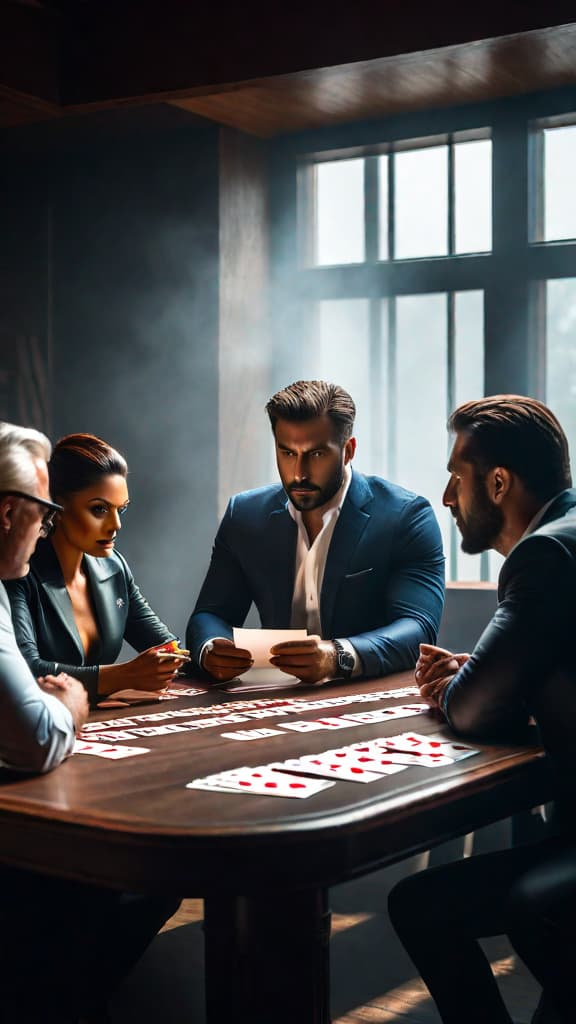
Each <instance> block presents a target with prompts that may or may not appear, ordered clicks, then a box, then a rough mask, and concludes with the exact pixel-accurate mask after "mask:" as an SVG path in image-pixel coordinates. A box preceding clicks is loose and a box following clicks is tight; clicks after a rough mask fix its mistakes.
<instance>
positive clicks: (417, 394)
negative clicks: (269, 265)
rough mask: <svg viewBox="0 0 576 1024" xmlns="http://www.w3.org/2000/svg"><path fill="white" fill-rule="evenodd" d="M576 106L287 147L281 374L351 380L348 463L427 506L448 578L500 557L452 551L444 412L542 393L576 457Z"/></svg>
mask: <svg viewBox="0 0 576 1024" xmlns="http://www.w3.org/2000/svg"><path fill="white" fill-rule="evenodd" d="M574 111H576V90H574V89H572V90H564V91H563V92H560V91H559V92H558V93H557V94H554V95H550V97H548V96H545V97H544V96H540V97H516V98H513V99H509V100H506V101H501V102H495V103H492V104H485V105H483V106H478V107H474V106H473V105H470V106H469V107H467V108H465V107H461V108H459V109H453V110H452V111H450V112H448V111H442V110H437V111H427V112H426V113H425V114H424V113H422V112H420V113H417V112H415V113H413V114H403V115H399V116H397V117H394V118H390V119H389V120H383V121H382V122H381V124H377V123H376V122H370V123H367V124H366V125H349V126H341V127H340V128H338V129H333V130H330V131H328V130H327V129H326V130H321V131H319V132H310V133H305V134H304V135H303V136H302V135H301V136H299V137H298V138H294V139H293V140H289V141H285V142H283V143H282V144H281V152H282V159H283V161H284V164H283V170H282V172H280V177H282V175H285V176H284V177H283V178H282V181H283V184H282V189H283V192H282V196H283V197H285V196H286V195H287V194H288V192H289V186H287V181H288V176H289V175H290V174H292V175H293V176H294V177H295V176H296V169H298V171H299V178H298V180H299V183H300V188H299V192H298V199H299V224H300V234H299V235H298V237H296V234H295V231H294V229H293V227H292V224H296V222H297V219H298V218H297V217H296V211H295V210H292V211H291V219H290V211H288V215H289V216H288V218H287V219H285V220H283V221H281V227H280V228H279V231H280V230H281V231H283V232H284V233H285V234H286V238H284V237H282V238H279V237H278V236H277V240H279V241H280V245H279V249H278V251H279V252H280V253H284V254H285V253H288V258H287V261H286V265H285V266H284V265H283V266H282V267H281V268H280V273H279V276H278V281H279V282H283V283H285V285H286V290H285V291H283V288H282V287H279V288H278V290H277V295H278V301H279V302H280V301H284V302H285V305H284V307H283V308H282V309H281V315H280V316H278V317H277V318H276V321H277V325H278V328H277V329H278V331H279V332H280V333H282V332H283V338H284V339H285V341H284V344H282V343H281V345H280V348H279V349H278V354H280V352H281V354H282V358H281V359H279V361H278V365H277V366H275V367H274V373H275V374H276V379H277V381H278V386H282V384H284V383H285V382H286V380H288V379H297V378H298V377H302V376H304V375H310V376H322V377H325V378H328V379H332V380H336V381H338V382H340V383H342V384H343V385H344V386H345V387H348V388H349V390H350V392H351V393H352V395H353V396H354V398H355V400H356V402H357V406H358V420H357V436H358V442H359V446H358V454H357V458H356V463H355V464H356V465H357V467H358V468H359V469H360V470H361V471H363V472H367V473H374V474H377V475H381V476H385V477H388V478H389V479H391V480H393V481H396V482H398V483H400V484H402V485H404V486H407V487H409V488H410V489H412V490H416V491H417V492H419V493H421V494H424V495H425V496H426V497H427V498H428V499H429V500H430V501H431V503H432V505H433V507H434V509H435V511H436V514H437V516H438V520H439V523H440V527H441V530H442V533H443V537H444V545H445V552H446V557H447V576H448V578H450V579H460V580H478V579H482V580H488V579H491V580H495V579H496V577H497V573H498V571H499V568H500V565H501V562H502V559H501V557H500V556H499V555H497V554H495V553H493V552H490V553H488V554H484V555H482V556H467V555H465V554H463V553H462V551H461V550H460V536H459V534H458V532H457V531H456V530H455V527H454V524H453V522H452V519H451V517H450V515H449V513H448V512H447V510H445V509H444V508H443V507H442V504H441V500H442V494H443V491H444V487H445V484H446V480H447V474H446V461H447V456H448V451H449V448H450V445H451V439H450V438H448V436H447V434H446V429H445V423H446V418H447V416H448V414H449V413H450V412H451V411H452V410H453V409H454V408H455V407H456V406H457V405H459V404H461V403H462V402H463V401H466V400H467V399H470V398H476V397H480V396H481V395H482V394H494V393H499V392H512V393H518V394H522V393H524V394H532V395H536V396H537V397H540V398H542V399H544V400H545V401H546V400H547V401H548V402H549V404H550V405H551V407H552V408H553V409H554V410H555V411H556V413H557V414H558V416H559V419H560V421H561V422H562V424H563V425H564V427H565V429H566V432H567V434H568V436H569V440H570V441H571V444H572V447H573V448H574V450H575V452H576V277H575V276H574V275H575V274H576V270H575V269H574V268H575V267H576V187H574V186H573V182H576V113H575V112H574ZM424 132H427V134H426V135H424ZM279 151H280V148H279ZM303 154H307V155H303ZM291 161H292V162H291ZM278 166H280V164H278ZM292 190H293V186H292ZM290 194H294V191H292V192H291V193H290ZM289 220H290V223H288V221H289ZM278 223H280V222H278ZM291 232H293V234H291ZM286 239H288V241H289V244H288V245H286ZM297 253H298V254H299V256H298V257H297V255H296V254H297ZM277 269H278V267H277ZM575 469H576V467H575Z"/></svg>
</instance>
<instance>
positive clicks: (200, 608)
mask: <svg viewBox="0 0 576 1024" xmlns="http://www.w3.org/2000/svg"><path fill="white" fill-rule="evenodd" d="M297 532H298V531H297V526H296V523H295V522H294V520H293V519H292V517H291V515H290V513H289V511H288V499H287V497H286V493H285V491H284V489H283V488H282V486H280V485H273V486H271V487H263V488H260V489H259V490H255V491H245V492H244V493H243V494H237V495H236V496H235V497H233V498H232V499H231V501H230V502H229V505H228V508H227V510H226V513H225V515H224V518H223V520H222V522H221V524H220V527H219V529H218V533H217V535H216V540H215V543H214V549H213V552H212V560H211V562H210V567H209V569H208V573H207V576H206V579H205V580H204V584H203V586H202V589H201V591H200V595H199V597H198V601H197V602H196V607H195V609H194V612H193V614H192V616H191V618H190V621H189V623H188V629H187V632H186V643H187V646H188V647H189V648H190V651H191V654H192V658H193V660H194V663H195V664H196V665H198V658H199V654H200V651H201V648H202V646H203V644H204V643H205V641H206V640H209V639H210V638H211V637H215V636H223V637H232V626H240V625H242V623H243V622H244V619H245V618H246V615H247V614H248V610H249V608H250V605H251V603H252V601H254V603H255V605H256V607H257V608H258V611H259V613H260V619H261V623H262V626H263V628H265V629H266V628H276V629H282V628H284V629H285V628H288V627H289V626H290V616H291V608H292V592H293V590H294V567H295V558H296V539H297ZM443 601H444V556H443V554H442V540H441V537H440V530H439V528H438V524H437V522H436V518H435V516H434V513H433V511H432V509H431V507H430V505H429V503H428V502H427V501H426V499H425V498H420V497H418V496H417V495H415V494H412V493H411V492H410V491H406V490H404V488H402V487H398V486H396V485H395V484H391V483H388V482H387V481H385V480H380V479H379V478H378V477H364V476H360V475H359V474H358V473H355V472H353V473H352V481H351V483H350V487H349V489H348V494H347V495H346V500H345V502H344V504H343V506H342V510H341V512H340V515H339V517H338V522H337V524H336V527H335V529H334V534H333V537H332V541H331V544H330V549H329V551H328V557H327V560H326V568H325V572H324V580H323V584H322V592H321V595H320V618H321V622H322V633H323V637H324V639H333V638H339V639H343V638H347V639H349V640H350V641H351V642H352V643H353V645H354V647H355V649H356V651H357V652H358V654H359V655H360V658H361V659H362V666H363V674H364V675H366V676H378V675H384V674H385V673H389V672H398V671H401V670H402V669H407V668H411V667H412V666H413V665H414V664H415V662H416V659H417V657H418V644H420V643H435V640H436V634H437V631H438V625H439V623H440V616H441V614H442V606H443Z"/></svg>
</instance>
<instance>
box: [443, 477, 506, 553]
mask: <svg viewBox="0 0 576 1024" xmlns="http://www.w3.org/2000/svg"><path fill="white" fill-rule="evenodd" d="M452 514H453V515H454V518H455V519H456V524H457V526H458V529H459V530H460V533H461V535H462V543H461V545H460V546H461V548H462V551H464V553H465V554H467V555H479V554H480V552H482V551H487V550H488V549H489V548H493V547H494V545H495V541H496V539H497V537H498V536H499V535H500V533H501V532H502V529H503V526H504V515H503V513H502V510H501V508H500V507H499V506H498V505H495V504H494V502H493V501H491V500H490V498H489V496H488V491H487V489H486V479H485V477H484V476H481V475H480V474H479V473H477V474H475V477H474V487H473V490H472V498H471V501H470V507H469V510H468V512H467V513H466V514H465V515H464V514H463V513H462V511H461V510H460V509H459V508H458V507H456V508H455V509H454V510H453V513H452Z"/></svg>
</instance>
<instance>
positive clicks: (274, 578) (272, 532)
mask: <svg viewBox="0 0 576 1024" xmlns="http://www.w3.org/2000/svg"><path fill="white" fill-rule="evenodd" d="M297 534H298V528H297V526H296V523H295V522H294V520H293V519H292V516H291V515H290V513H289V511H288V502H287V501H286V500H285V501H284V504H283V505H282V507H281V508H278V509H275V510H274V512H271V513H270V517H269V520H268V529H265V530H264V531H263V534H262V541H263V552H262V553H263V555H264V560H263V565H264V570H265V572H266V575H267V576H269V577H270V583H271V586H270V593H271V598H272V602H273V608H272V613H271V618H270V622H274V623H278V625H279V627H288V626H289V625H290V617H291V615H292V593H293V591H294V563H295V558H296V537H297Z"/></svg>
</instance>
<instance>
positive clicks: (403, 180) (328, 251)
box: [306, 137, 492, 267]
mask: <svg viewBox="0 0 576 1024" xmlns="http://www.w3.org/2000/svg"><path fill="white" fill-rule="evenodd" d="M310 172H311V173H310V176H309V177H308V180H307V183H306V184H307V189H308V192H309V193H310V192H311V193H312V194H311V196H310V195H309V200H308V206H309V208H310V209H311V210H312V211H314V215H313V217H312V218H311V219H310V221H309V223H308V225H307V230H308V232H309V233H310V232H311V234H310V237H309V238H308V242H307V245H306V249H307V251H308V254H309V256H310V257H311V258H310V259H309V260H307V262H309V264H310V265H312V266H319V267H321V266H337V265H346V264H352V263H363V262H364V261H365V260H366V259H369V258H370V248H371V246H370V236H371V235H372V232H373V230H374V226H375V225H376V224H377V226H378V229H377V235H378V238H377V247H376V248H377V254H378V255H377V258H378V259H380V260H388V259H398V260H400V259H421V258H429V257H434V256H447V255H451V254H455V253H456V254H464V253H473V252H486V251H489V250H490V248H491V246H492V143H491V141H490V139H485V138H481V139H466V138H462V139H460V138H459V137H458V138H456V139H455V140H451V141H444V142H441V143H440V144H430V143H429V142H424V141H423V140H421V139H420V140H413V141H410V142H405V143H403V144H402V145H400V144H397V145H396V146H395V147H394V148H392V149H390V152H386V153H383V154H380V155H379V156H369V157H348V158H346V157H343V158H342V159H337V160H326V161H323V162H320V163H313V164H312V165H311V167H310ZM372 196H374V199H375V201H374V200H373V199H372ZM376 207H377V209H376ZM367 236H368V237H367Z"/></svg>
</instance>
